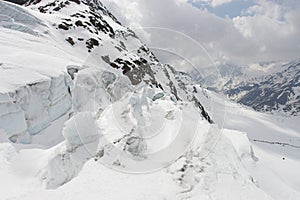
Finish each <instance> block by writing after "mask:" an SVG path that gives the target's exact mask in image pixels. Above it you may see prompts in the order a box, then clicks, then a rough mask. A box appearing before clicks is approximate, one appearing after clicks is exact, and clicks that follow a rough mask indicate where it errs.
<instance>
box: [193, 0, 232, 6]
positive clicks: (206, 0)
mask: <svg viewBox="0 0 300 200" xmlns="http://www.w3.org/2000/svg"><path fill="white" fill-rule="evenodd" d="M190 2H192V3H198V4H207V5H210V6H212V7H218V6H220V5H223V4H227V3H230V2H232V0H190Z"/></svg>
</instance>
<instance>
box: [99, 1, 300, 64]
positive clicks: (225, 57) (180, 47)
mask: <svg viewBox="0 0 300 200" xmlns="http://www.w3.org/2000/svg"><path fill="white" fill-rule="evenodd" d="M204 1H205V2H207V3H210V4H214V5H215V6H217V5H221V4H223V3H228V2H230V1H229V0H223V1H221V0H220V1H212V0H204ZM213 2H214V3H213ZM104 3H105V4H106V5H107V7H108V8H109V9H110V10H112V12H113V13H114V14H115V15H116V16H117V17H118V18H119V19H120V20H121V21H122V22H123V23H125V25H128V26H130V27H132V28H133V29H135V31H136V32H141V34H140V35H141V36H142V37H143V35H145V33H147V34H146V35H147V37H145V38H143V39H145V41H146V43H147V44H148V45H149V46H152V47H155V48H156V50H155V52H156V54H157V55H159V58H160V59H161V60H163V61H165V62H170V63H176V64H177V65H178V66H179V68H180V67H184V66H186V65H187V63H190V65H192V66H199V67H200V66H201V67H205V66H209V65H213V64H222V63H225V62H229V63H234V64H240V65H242V64H250V63H256V62H260V61H272V60H289V59H294V58H297V57H300V54H299V52H300V37H299V31H300V24H299V21H300V14H299V13H300V6H299V2H298V1H297V0H287V1H262V0H261V1H260V0H258V1H256V2H255V3H253V5H252V6H250V7H249V8H247V9H245V10H244V11H243V12H242V14H241V15H240V16H237V17H234V18H232V19H231V18H229V17H224V18H222V17H219V16H217V15H215V14H214V13H211V12H209V11H208V10H207V9H198V8H196V7H194V6H192V5H191V4H189V3H187V0H164V1H161V0H151V1H149V0H135V1H132V0H104ZM228 5H229V4H228ZM142 27H148V28H144V29H143V31H140V30H141V28H142ZM149 27H152V28H149ZM154 27H160V29H159V28H154ZM170 30H175V31H170ZM158 49H160V50H158ZM162 49H164V52H162V51H163V50H162ZM175 57H177V59H176V58H175ZM182 57H183V58H186V60H187V62H182Z"/></svg>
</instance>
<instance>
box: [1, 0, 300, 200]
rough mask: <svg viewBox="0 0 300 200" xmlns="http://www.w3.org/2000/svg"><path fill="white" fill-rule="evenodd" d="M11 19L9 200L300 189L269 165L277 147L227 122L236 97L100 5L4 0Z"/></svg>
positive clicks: (265, 194)
mask: <svg viewBox="0 0 300 200" xmlns="http://www.w3.org/2000/svg"><path fill="white" fill-rule="evenodd" d="M22 3H23V2H22ZM0 19H1V22H0V47H1V48H0V53H1V58H0V63H1V64H0V142H1V143H0V175H1V177H2V179H1V180H0V192H1V197H2V198H3V199H22V200H24V199H30V200H33V199H40V198H41V197H42V198H44V199H83V198H86V199H99V198H100V199H120V198H124V199H155V200H156V199H172V200H174V199H178V200H181V199H223V198H224V197H227V198H229V199H249V197H250V198H251V199H272V198H275V199H282V198H287V197H288V195H290V194H291V192H294V193H292V194H293V196H294V197H295V198H296V199H297V198H298V197H299V196H300V195H299V193H298V192H297V191H296V190H295V189H294V188H297V187H298V186H299V185H298V182H297V180H294V179H293V178H291V175H290V174H288V173H287V172H289V170H286V171H285V172H281V171H280V170H275V171H274V172H270V170H267V168H266V164H265V163H267V161H269V160H271V159H266V161H265V162H260V158H258V157H257V156H256V154H255V150H257V151H258V152H259V153H260V155H261V156H262V158H265V157H268V156H270V154H268V153H266V152H267V151H266V152H265V151H262V150H261V149H260V147H261V146H259V147H257V146H255V147H254V145H253V144H252V143H251V142H250V141H249V139H248V137H247V135H246V134H245V133H244V131H248V130H250V129H248V128H245V129H242V130H240V131H238V130H235V131H234V130H230V129H227V127H225V129H223V128H224V127H223V125H224V123H223V122H222V120H224V119H225V116H226V114H225V111H226V109H225V104H227V103H224V101H223V100H220V99H218V98H215V96H214V95H213V94H212V93H210V92H209V91H206V90H205V89H203V88H202V87H200V86H199V85H198V84H195V82H194V81H193V80H192V77H191V76H189V75H188V74H187V73H185V72H180V71H176V70H175V68H174V67H172V66H170V65H168V64H163V63H161V62H160V61H159V60H158V59H157V58H156V56H155V55H154V54H153V53H152V52H151V50H150V49H149V48H148V47H147V45H146V44H144V43H143V42H142V41H141V40H140V39H139V38H138V36H137V35H136V34H135V33H134V32H133V31H132V30H130V28H127V27H124V26H122V24H121V23H120V22H119V21H118V19H116V18H115V17H114V16H113V14H112V13H111V12H110V11H109V10H107V8H106V7H105V6H104V5H103V4H102V3H101V2H100V1H97V0H43V1H40V0H30V1H28V2H26V3H25V4H24V6H19V5H17V4H12V3H8V2H4V1H1V2H0ZM216 100H217V101H216ZM216 102H217V103H216ZM220 102H221V103H220ZM237 109H238V106H236V105H235V107H234V109H233V110H234V112H236V110H237ZM245 112H247V113H251V112H250V111H249V110H245ZM251 114H252V115H253V116H254V117H253V118H255V119H256V118H257V116H259V117H260V118H266V117H265V116H263V117H262V116H261V115H259V114H257V113H254V114H253V113H251ZM252 115H249V116H250V117H251V116H252ZM213 117H214V118H213ZM229 118H231V116H230V117H229ZM232 118H233V117H232ZM233 119H235V118H233ZM247 120H248V121H250V122H252V123H254V122H253V121H254V120H253V119H252V118H250V120H249V119H247ZM272 120H273V119H271V120H269V121H270V123H271V122H272V123H273V122H274V121H272ZM235 122H236V123H237V124H241V123H238V122H239V121H238V120H235ZM252 123H251V125H252ZM230 124H232V123H230ZM243 125H244V124H243ZM243 127H247V126H246V125H245V126H243ZM283 127H285V126H283ZM282 129H284V130H285V128H282ZM295 129H296V128H295ZM263 130H267V131H265V132H266V133H269V132H270V131H269V129H267V128H266V129H263ZM279 130H280V131H281V129H279ZM286 130H290V129H288V128H286ZM250 133H251V134H253V132H251V131H250ZM284 134H285V135H289V134H288V133H286V132H284ZM278 138H279V139H282V138H281V137H278ZM254 139H261V140H262V139H269V135H267V136H266V137H265V138H254ZM289 139H291V137H289ZM289 142H290V141H289ZM282 144H287V143H286V142H285V143H282ZM290 145H293V146H297V140H295V144H294V143H293V144H290ZM256 147H257V148H256ZM261 152H263V153H261ZM292 152H294V151H292ZM272 156H273V155H272ZM279 160H280V164H281V165H280V166H283V165H287V166H289V165H290V164H294V162H293V161H290V160H287V161H286V163H283V164H282V163H281V162H282V159H281V158H280V159H279ZM291 160H292V159H291ZM272 161H273V160H272ZM261 163H263V164H261ZM274 163H276V162H275V161H274ZM277 163H278V161H277ZM297 166H298V165H296V164H294V165H293V167H295V168H296V169H297ZM265 171H268V172H269V173H267V175H261V174H264V172H265ZM294 171H295V174H294V176H292V177H297V170H294ZM256 172H259V173H261V174H259V173H258V174H257V173H256ZM279 172H280V173H279ZM273 174H284V175H285V174H287V177H288V178H287V179H288V181H287V182H288V183H285V181H282V179H283V177H284V176H283V175H282V176H278V175H277V176H274V175H273ZM254 175H255V176H254ZM256 177H257V179H259V180H262V183H263V184H262V186H261V185H260V182H257V181H256ZM284 178H286V177H284ZM264 179H267V180H272V181H270V182H271V183H272V185H273V184H274V183H276V184H278V185H280V186H282V187H281V188H284V191H283V192H282V191H280V194H279V195H277V193H276V189H274V186H273V187H272V185H271V186H270V185H268V184H267V183H266V181H264ZM290 183H293V184H292V186H290ZM274 185H275V184H274ZM274 191H275V193H274Z"/></svg>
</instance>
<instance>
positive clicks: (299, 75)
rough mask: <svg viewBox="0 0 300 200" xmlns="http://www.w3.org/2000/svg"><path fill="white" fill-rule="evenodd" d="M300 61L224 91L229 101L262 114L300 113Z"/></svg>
mask: <svg viewBox="0 0 300 200" xmlns="http://www.w3.org/2000/svg"><path fill="white" fill-rule="evenodd" d="M299 91H300V61H299V60H295V61H292V62H290V63H288V64H285V65H283V66H282V69H281V70H280V71H278V72H275V73H271V74H270V75H267V76H261V77H258V78H255V79H250V80H248V81H245V82H242V83H240V84H239V85H236V87H235V88H232V89H229V90H226V91H225V94H226V95H228V97H229V98H230V99H233V100H235V101H237V102H238V103H241V104H243V105H246V106H249V107H252V108H254V109H255V110H257V111H262V112H277V111H279V112H282V113H288V114H290V115H299V113H300V93H299Z"/></svg>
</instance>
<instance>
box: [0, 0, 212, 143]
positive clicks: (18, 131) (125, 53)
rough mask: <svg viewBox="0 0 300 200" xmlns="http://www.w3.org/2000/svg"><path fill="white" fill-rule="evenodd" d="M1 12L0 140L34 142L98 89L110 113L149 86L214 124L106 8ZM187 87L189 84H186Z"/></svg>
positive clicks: (87, 5) (86, 4) (56, 6)
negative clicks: (186, 104)
mask: <svg viewBox="0 0 300 200" xmlns="http://www.w3.org/2000/svg"><path fill="white" fill-rule="evenodd" d="M0 4H1V7H0V13H1V23H0V28H1V47H2V48H1V61H0V62H1V66H0V67H1V94H0V98H1V108H3V109H1V119H2V120H1V132H2V134H6V135H7V137H8V138H10V140H12V141H19V142H30V135H34V134H37V133H39V132H40V131H41V130H43V129H44V128H46V127H47V126H48V125H49V124H50V123H51V122H52V121H53V120H55V119H57V118H58V117H60V116H62V115H63V114H66V113H67V112H68V111H69V109H70V107H71V104H72V107H73V111H74V112H78V111H81V110H84V109H85V108H84V107H87V106H88V105H86V104H89V103H90V101H91V98H90V97H89V96H88V95H87V96H84V95H83V94H84V93H81V92H84V91H88V90H92V89H95V90H94V92H98V94H99V96H101V97H99V98H100V99H94V100H95V101H93V104H94V103H98V104H101V105H102V106H103V107H105V106H106V105H108V104H109V103H110V102H113V101H116V100H118V99H119V98H121V97H122V95H123V94H124V93H125V92H126V90H123V89H122V88H123V87H125V85H126V84H127V85H128V87H130V88H131V89H129V90H132V91H133V90H136V89H135V86H141V85H143V84H148V85H150V86H151V87H155V88H160V89H161V90H162V91H163V92H166V93H168V94H172V95H173V96H174V99H176V100H187V101H194V103H195V104H196V105H197V107H198V109H199V111H200V112H201V113H202V116H203V117H204V118H206V119H207V120H208V121H210V122H211V119H210V117H209V116H208V115H207V114H206V112H205V111H204V109H203V107H202V105H201V103H200V102H197V101H196V99H195V98H194V97H193V93H192V91H190V90H186V89H185V88H187V85H188V84H190V80H188V79H189V77H188V76H185V77H184V76H183V75H181V74H180V73H179V72H176V71H175V70H174V69H173V67H171V66H168V65H164V64H162V63H160V62H159V61H158V60H157V59H156V57H155V56H154V55H153V54H152V53H151V51H150V50H149V49H148V48H147V46H146V45H144V44H143V43H142V42H141V41H140V40H139V39H138V38H137V36H136V35H135V34H134V33H133V32H132V31H131V30H130V29H128V28H125V27H123V26H122V25H121V24H120V22H118V21H117V19H116V18H115V17H114V16H113V15H112V14H111V13H110V12H109V11H108V10H107V9H106V8H105V7H104V6H103V5H102V4H101V2H99V1H53V2H52V1H36V2H35V1H34V2H30V3H29V7H27V8H25V7H20V6H17V5H13V4H10V3H6V2H0ZM11 52H14V53H13V54H12V53H11ZM16 57H18V59H15V58H16ZM88 68H91V69H88ZM81 69H84V70H82V72H79V73H78V71H79V70H81ZM88 71H90V72H88ZM75 74H77V75H75ZM107 74H108V75H107ZM102 76H109V77H102ZM92 77H94V78H95V79H92ZM178 77H183V78H178ZM105 78H112V79H114V80H104V79H105ZM72 79H73V80H72ZM181 79H187V80H186V81H185V83H184V84H182V83H183V82H182V81H181ZM91 80H94V82H91ZM99 81H100V82H101V83H100V82H99ZM103 81H110V82H109V83H108V82H105V83H103ZM125 82H126V84H125V85H124V84H123V83H125ZM74 84H75V87H73V85H74ZM90 84H93V85H90ZM103 84H106V85H103ZM107 84H113V85H114V86H115V87H113V88H112V89H111V88H109V85H107ZM118 86H120V87H118ZM110 87H112V85H110ZM73 88H75V89H74V91H73ZM87 88H88V90H86V89H87ZM82 90H84V91H82ZM100 90H101V91H100ZM111 90H116V91H111ZM94 92H91V91H89V93H90V94H92V95H93V94H94ZM102 92H104V93H105V94H106V96H103V95H102ZM120 92H121V93H120ZM71 93H74V95H72V94H71ZM119 93H120V94H119ZM71 96H72V97H73V101H71V100H70V99H71ZM104 99H106V100H107V102H106V103H107V104H105V103H104V102H102V101H104ZM98 101H99V102H98ZM39 104H40V105H39ZM8 121H11V122H12V123H13V124H18V126H14V125H10V123H8Z"/></svg>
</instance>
